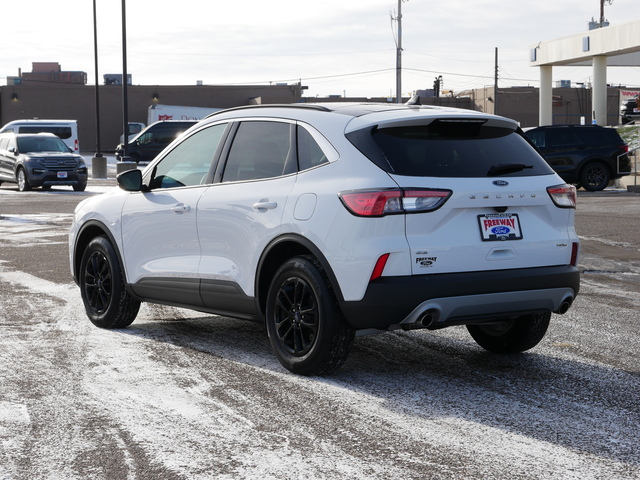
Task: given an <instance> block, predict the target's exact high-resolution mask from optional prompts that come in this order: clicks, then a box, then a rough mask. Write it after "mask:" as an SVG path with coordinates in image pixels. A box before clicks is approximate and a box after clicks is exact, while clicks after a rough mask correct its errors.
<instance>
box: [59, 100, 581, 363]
mask: <svg viewBox="0 0 640 480" xmlns="http://www.w3.org/2000/svg"><path fill="white" fill-rule="evenodd" d="M118 183H119V186H120V188H114V189H113V190H112V191H110V192H109V193H106V194H104V195H101V196H98V197H93V198H90V199H87V200H85V201H84V202H82V203H81V204H80V205H79V206H78V207H77V209H76V212H75V217H74V222H73V226H72V228H71V232H70V238H69V249H70V261H71V270H72V273H73V276H74V278H75V280H76V282H77V283H78V285H79V286H80V291H81V295H82V299H83V301H84V305H85V308H86V312H87V315H88V317H89V319H90V320H91V321H92V322H93V323H94V324H95V325H97V326H98V327H102V328H123V327H126V326H128V325H130V324H131V322H133V321H134V319H135V317H136V314H137V312H138V308H139V306H140V302H143V301H144V302H153V303H161V304H168V305H176V306H180V307H188V308H192V309H195V310H199V311H203V312H210V313H214V314H219V315H227V316H233V317H238V318H245V319H250V320H257V321H261V322H265V323H266V329H267V332H268V335H269V339H270V342H271V345H272V347H273V351H274V352H275V355H276V356H277V358H278V360H279V361H280V362H281V363H282V364H283V365H284V366H285V367H286V368H287V369H289V370H290V371H292V372H296V373H299V374H304V375H312V374H326V373H328V372H330V371H332V370H334V369H335V368H337V367H339V366H340V365H341V364H342V363H343V362H344V361H345V359H346V357H347V354H348V351H349V348H350V346H351V344H352V342H353V339H354V336H355V334H356V333H358V332H360V333H372V332H378V331H387V330H394V329H400V328H401V329H414V328H428V329H439V328H443V327H448V326H451V325H466V326H467V328H468V330H469V332H470V334H471V336H472V337H473V339H474V340H475V341H476V342H477V343H478V344H479V345H481V346H482V347H484V348H485V349H488V350H490V351H493V352H503V353H504V352H520V351H524V350H527V349H529V348H532V347H533V346H535V345H536V344H537V343H538V342H539V341H540V340H541V339H542V337H543V336H544V334H545V332H546V329H547V326H548V324H549V319H550V317H551V313H552V312H554V313H564V312H566V311H567V309H568V308H569V307H570V305H571V303H572V301H573V300H574V299H575V297H576V295H577V294H578V289H579V282H580V279H579V271H578V269H577V268H576V263H577V255H578V247H579V244H578V237H577V235H576V233H575V230H574V208H575V202H576V195H575V188H574V187H572V186H570V185H567V184H564V183H563V182H562V180H561V179H560V177H558V176H557V174H556V173H554V171H553V170H552V169H551V167H549V166H548V165H547V163H546V162H545V161H544V160H543V159H542V157H540V155H539V154H538V153H537V152H536V150H535V149H534V148H533V147H532V146H531V145H530V144H529V142H528V140H527V139H526V138H525V137H524V136H523V134H522V132H521V131H520V129H519V128H518V127H517V124H516V123H515V122H513V121H511V120H508V119H505V118H502V117H496V116H491V115H486V114H481V113H478V112H472V111H467V110H457V109H443V108H433V107H425V106H418V105H394V104H330V105H302V104H300V105H285V106H267V105H264V106H253V107H240V108H236V109H230V110H226V111H222V112H219V113H215V114H213V115H211V116H209V117H208V118H207V119H205V120H203V121H201V122H199V123H198V124H197V125H195V126H194V127H192V128H191V129H190V130H188V131H187V132H186V133H185V134H184V136H183V137H181V138H180V139H179V140H177V141H175V142H173V143H172V144H171V145H169V146H168V147H167V148H166V149H165V150H164V151H163V152H162V153H161V154H160V155H158V157H157V158H156V159H155V160H154V161H153V162H152V163H151V164H150V165H149V166H148V167H147V168H146V169H145V170H144V171H142V172H141V171H140V170H130V171H128V172H124V173H122V174H120V175H119V176H118Z"/></svg>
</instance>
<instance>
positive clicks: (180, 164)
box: [149, 124, 226, 189]
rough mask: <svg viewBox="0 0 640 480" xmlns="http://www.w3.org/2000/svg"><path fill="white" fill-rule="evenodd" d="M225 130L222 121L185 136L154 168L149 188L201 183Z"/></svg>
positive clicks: (207, 172) (204, 180) (206, 174)
mask: <svg viewBox="0 0 640 480" xmlns="http://www.w3.org/2000/svg"><path fill="white" fill-rule="evenodd" d="M225 129H226V124H218V125H214V126H211V127H208V128H204V129H202V130H200V131H198V132H196V133H194V134H193V135H190V136H189V137H187V138H185V139H184V141H182V142H181V143H179V144H178V145H176V147H175V148H174V149H172V150H171V151H170V152H169V153H168V154H167V155H165V156H164V158H162V160H160V162H158V164H157V165H156V166H155V167H154V169H153V175H152V177H151V181H150V182H149V187H150V188H151V189H155V188H173V187H185V186H195V185H202V184H204V183H205V182H206V179H207V176H208V174H209V169H210V168H211V162H212V161H213V158H214V156H215V153H216V150H217V148H218V145H219V144H220V141H221V139H222V137H223V134H224V131H225Z"/></svg>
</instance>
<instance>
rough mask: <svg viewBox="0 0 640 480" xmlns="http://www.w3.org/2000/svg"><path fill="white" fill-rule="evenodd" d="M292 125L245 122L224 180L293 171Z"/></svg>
mask: <svg viewBox="0 0 640 480" xmlns="http://www.w3.org/2000/svg"><path fill="white" fill-rule="evenodd" d="M292 127H293V126H292V125H291V124H288V123H280V122H261V121H256V122H242V123H241V124H240V126H239V127H238V131H237V133H236V135H235V138H234V139H233V144H232V146H231V150H230V151H229V157H228V158H227V163H226V165H225V168H224V173H223V174H222V181H223V182H235V181H238V180H258V179H264V178H273V177H279V176H281V175H284V174H285V173H291V172H290V171H289V170H291V168H290V166H291V164H292V162H291V160H290V159H291V146H292V141H291V140H292V136H293V135H292ZM287 167H289V168H287Z"/></svg>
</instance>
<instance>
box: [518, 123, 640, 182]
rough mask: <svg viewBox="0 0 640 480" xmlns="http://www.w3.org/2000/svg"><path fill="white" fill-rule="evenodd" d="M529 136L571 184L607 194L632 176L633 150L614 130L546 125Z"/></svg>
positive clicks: (553, 166)
mask: <svg viewBox="0 0 640 480" xmlns="http://www.w3.org/2000/svg"><path fill="white" fill-rule="evenodd" d="M525 134H526V135H527V136H528V137H529V138H530V139H531V141H532V142H533V144H534V145H535V146H536V147H538V149H539V150H540V152H541V153H542V155H543V156H544V158H545V160H547V162H548V163H549V165H551V167H552V168H553V169H554V170H555V171H556V172H557V173H558V175H560V176H561V177H562V179H563V180H564V181H565V182H567V183H572V184H575V185H577V186H579V187H580V186H582V187H583V188H584V189H585V190H589V191H592V192H593V191H598V190H604V189H605V188H606V187H607V186H608V185H609V182H610V181H611V180H613V179H616V178H620V177H622V176H624V175H629V173H630V172H631V163H630V161H629V157H628V155H627V152H628V151H629V146H628V145H627V144H626V143H625V142H624V140H622V138H620V135H618V132H617V131H616V130H615V129H614V128H607V127H601V126H599V125H546V126H541V127H537V128H532V129H529V130H527V131H526V132H525Z"/></svg>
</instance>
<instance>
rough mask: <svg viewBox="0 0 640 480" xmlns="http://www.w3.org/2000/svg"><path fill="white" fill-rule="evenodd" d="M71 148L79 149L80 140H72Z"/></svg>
mask: <svg viewBox="0 0 640 480" xmlns="http://www.w3.org/2000/svg"><path fill="white" fill-rule="evenodd" d="M73 148H75V150H76V152H77V151H78V150H80V142H78V140H75V141H74V142H73Z"/></svg>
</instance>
